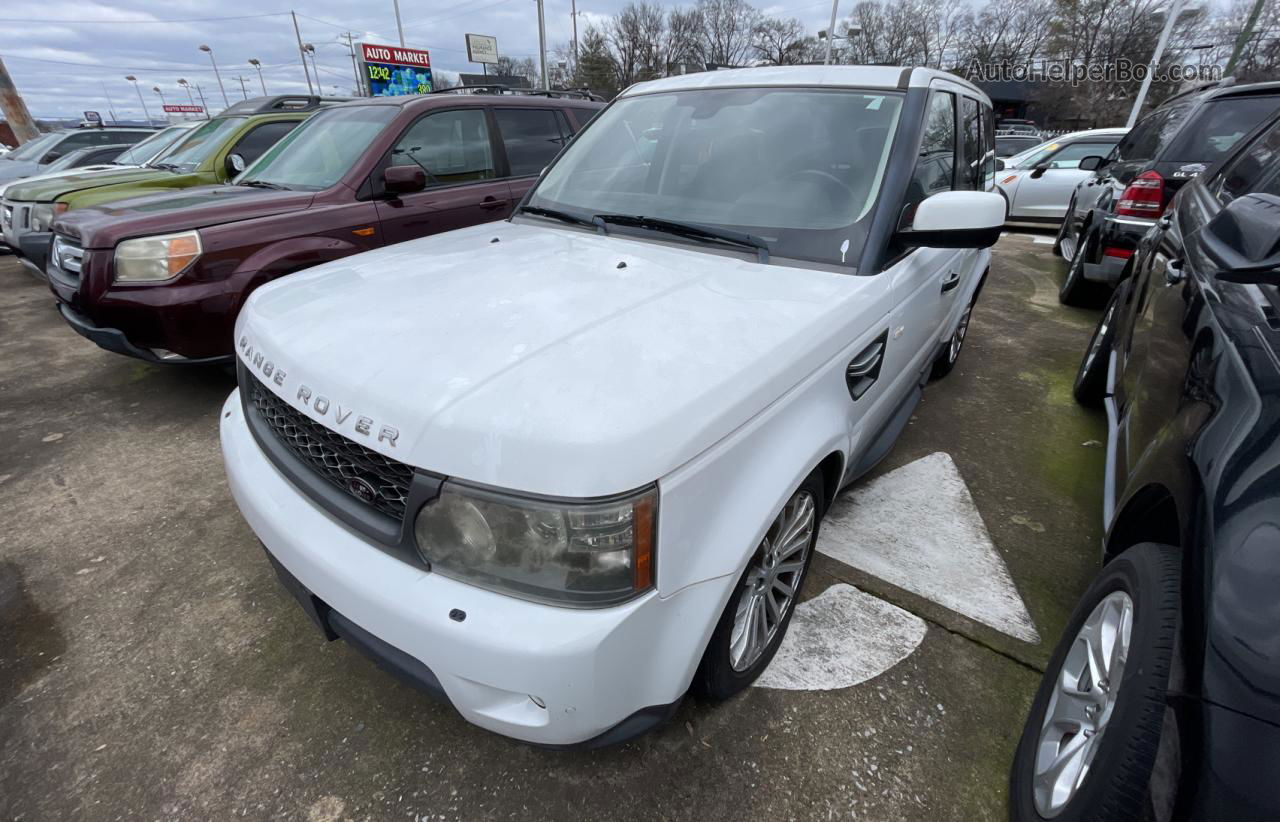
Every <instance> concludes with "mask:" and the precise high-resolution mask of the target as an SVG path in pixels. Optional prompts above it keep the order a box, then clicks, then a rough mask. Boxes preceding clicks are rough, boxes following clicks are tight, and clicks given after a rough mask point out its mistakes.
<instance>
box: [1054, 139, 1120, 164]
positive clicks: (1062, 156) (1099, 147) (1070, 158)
mask: <svg viewBox="0 0 1280 822" xmlns="http://www.w3.org/2000/svg"><path fill="white" fill-rule="evenodd" d="M1110 150H1111V144H1110V143H1071V144H1070V145H1066V146H1063V147H1062V148H1061V149H1059V150H1058V151H1055V152H1054V153H1053V154H1051V155H1049V157H1048V158H1047V159H1046V160H1042V161H1041V162H1047V163H1048V164H1049V168H1079V167H1080V161H1081V160H1083V159H1084V158H1085V157H1106V156H1107V152H1109V151H1110ZM1037 165H1039V163H1037Z"/></svg>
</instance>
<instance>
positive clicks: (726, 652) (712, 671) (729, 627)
mask: <svg viewBox="0 0 1280 822" xmlns="http://www.w3.org/2000/svg"><path fill="white" fill-rule="evenodd" d="M805 495H807V496H808V497H809V498H810V499H811V500H812V501H813V505H814V509H813V532H812V534H811V535H810V537H809V541H808V546H807V547H806V548H805V549H804V560H803V566H802V567H801V569H800V572H799V576H798V577H796V578H795V583H794V586H793V591H794V593H793V594H792V596H791V600H790V603H789V604H788V606H787V607H786V609H785V610H784V612H783V614H782V619H781V621H780V622H779V623H778V626H777V629H776V630H775V631H774V632H773V635H772V637H771V638H770V640H769V641H768V643H767V645H766V646H765V649H764V652H763V653H762V654H761V655H760V656H759V657H758V658H757V659H755V661H754V662H752V663H751V664H749V665H747V666H745V667H743V668H742V669H741V670H738V669H735V668H734V665H733V662H732V659H731V652H730V642H731V639H732V638H733V634H734V623H735V620H736V618H737V615H738V606H739V604H740V603H741V602H742V600H743V598H744V597H745V596H747V595H748V594H749V587H748V583H749V581H750V580H751V579H752V578H753V575H754V573H756V572H757V569H758V562H759V561H760V560H761V559H762V557H763V555H764V549H765V542H763V541H762V542H761V544H760V545H758V546H757V547H756V550H755V551H754V552H752V554H751V558H750V559H749V560H748V561H747V567H746V569H745V570H744V571H743V572H742V575H741V576H740V577H738V582H737V584H735V585H734V589H733V593H732V594H731V595H730V597H729V602H728V604H726V605H725V608H724V612H723V613H721V614H720V619H719V621H718V622H717V623H716V627H715V630H714V631H713V632H712V633H711V641H710V642H708V643H707V648H706V650H705V651H704V652H703V654H702V661H701V662H700V663H699V664H698V670H697V672H696V673H695V674H694V677H693V688H692V690H693V692H694V693H695V694H696V695H698V696H701V697H704V698H707V699H713V700H722V699H728V698H729V697H731V696H733V695H734V694H736V693H738V692H739V691H741V690H742V689H743V688H746V687H747V686H748V685H750V684H751V683H752V682H754V681H755V680H756V677H758V676H760V674H761V673H762V672H763V671H764V669H765V668H767V667H769V663H770V662H771V661H772V660H773V657H774V654H776V653H777V652H778V648H779V646H781V645H782V640H783V639H784V638H785V637H786V634H787V627H788V626H789V625H790V624H791V615H792V614H794V613H795V610H796V609H795V606H796V604H797V602H798V601H799V598H800V593H801V591H802V590H803V587H804V581H805V579H806V578H807V577H808V576H809V566H810V565H812V563H813V554H814V546H815V545H816V544H817V542H818V528H819V527H820V526H821V525H822V515H823V514H824V513H825V511H824V510H823V500H824V499H825V496H824V495H823V482H822V473H821V472H820V471H817V470H815V471H814V472H813V473H812V474H810V475H809V476H808V477H806V478H805V481H804V482H802V483H800V487H799V488H797V489H796V490H795V491H793V492H792V493H791V496H790V497H789V498H788V499H787V504H786V505H784V506H783V510H782V511H781V512H779V513H778V516H777V517H775V518H774V522H773V524H772V525H770V526H769V531H768V534H767V537H766V539H767V538H768V537H769V536H772V535H774V534H775V531H776V529H777V528H778V524H779V522H780V521H781V520H782V519H783V518H784V517H785V515H786V513H787V510H788V508H789V506H790V505H791V504H792V502H793V501H795V500H796V499H797V498H800V497H802V496H805Z"/></svg>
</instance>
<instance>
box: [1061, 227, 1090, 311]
mask: <svg viewBox="0 0 1280 822" xmlns="http://www.w3.org/2000/svg"><path fill="white" fill-rule="evenodd" d="M1095 235H1096V232H1090V231H1089V230H1088V229H1085V231H1084V232H1082V233H1081V236H1080V237H1079V238H1078V239H1077V241H1075V242H1070V241H1067V240H1064V241H1063V252H1064V254H1065V253H1066V252H1067V251H1068V250H1069V251H1070V252H1071V257H1070V258H1069V259H1070V264H1069V265H1068V266H1067V278H1066V279H1065V280H1063V282H1062V288H1060V289H1059V290H1058V302H1060V303H1062V304H1063V305H1076V306H1079V305H1088V304H1089V301H1090V298H1091V297H1093V296H1094V295H1095V294H1096V293H1097V286H1095V284H1094V283H1091V282H1089V281H1088V280H1086V279H1085V278H1084V266H1085V263H1086V261H1087V260H1088V259H1089V256H1090V255H1091V254H1092V253H1093V245H1094V237H1095Z"/></svg>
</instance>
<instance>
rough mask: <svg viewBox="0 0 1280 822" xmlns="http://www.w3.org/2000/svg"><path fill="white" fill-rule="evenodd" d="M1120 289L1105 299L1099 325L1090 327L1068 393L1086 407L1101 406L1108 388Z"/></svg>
mask: <svg viewBox="0 0 1280 822" xmlns="http://www.w3.org/2000/svg"><path fill="white" fill-rule="evenodd" d="M1123 291H1124V289H1123V288H1117V289H1116V290H1115V292H1114V293H1112V295H1111V299H1110V300H1108V301H1107V307H1106V308H1105V309H1103V311H1102V317H1101V318H1099V320H1098V325H1097V327H1096V328H1094V329H1093V336H1091V337H1090V338H1089V345H1088V347H1087V348H1085V350H1084V357H1083V358H1081V360H1080V367H1079V368H1078V369H1077V370H1076V381H1075V385H1073V386H1072V389H1071V393H1072V394H1074V395H1075V398H1076V402H1078V403H1080V404H1081V405H1084V406H1087V407H1089V408H1101V407H1102V399H1103V397H1104V396H1105V395H1106V391H1107V372H1108V370H1109V369H1110V367H1111V349H1112V348H1113V347H1114V345H1115V339H1116V315H1118V314H1119V313H1120V302H1121V300H1122V299H1123V296H1122V294H1123Z"/></svg>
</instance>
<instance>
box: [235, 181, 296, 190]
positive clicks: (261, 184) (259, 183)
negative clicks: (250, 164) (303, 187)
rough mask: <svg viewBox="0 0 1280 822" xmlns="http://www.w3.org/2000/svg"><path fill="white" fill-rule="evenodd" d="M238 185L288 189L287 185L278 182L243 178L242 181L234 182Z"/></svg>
mask: <svg viewBox="0 0 1280 822" xmlns="http://www.w3.org/2000/svg"><path fill="white" fill-rule="evenodd" d="M236 185H238V186H249V187H251V188H269V189H271V190H272V191H290V190H291V189H290V188H289V187H288V186H282V185H280V184H279V183H268V182H267V181H266V180H245V181H244V182H243V183H236Z"/></svg>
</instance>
